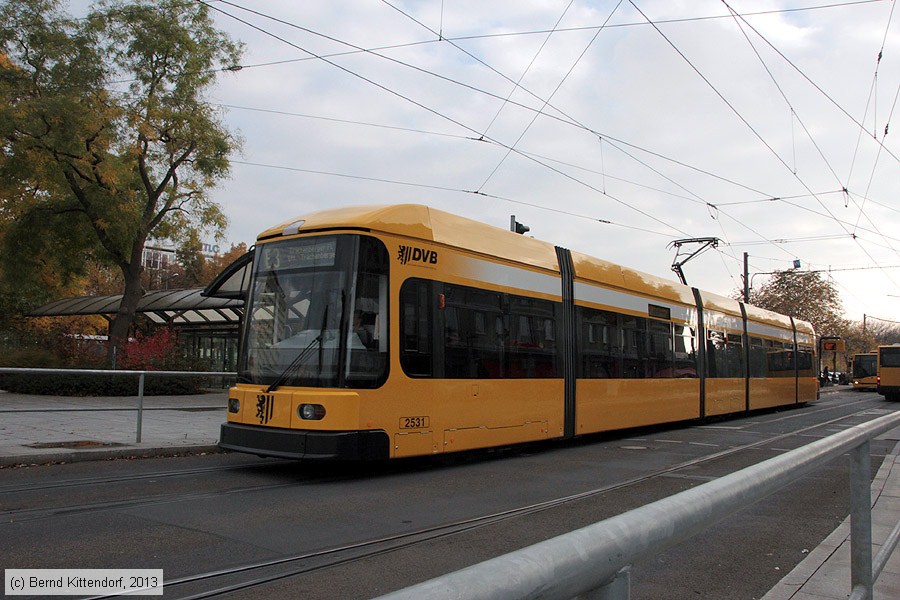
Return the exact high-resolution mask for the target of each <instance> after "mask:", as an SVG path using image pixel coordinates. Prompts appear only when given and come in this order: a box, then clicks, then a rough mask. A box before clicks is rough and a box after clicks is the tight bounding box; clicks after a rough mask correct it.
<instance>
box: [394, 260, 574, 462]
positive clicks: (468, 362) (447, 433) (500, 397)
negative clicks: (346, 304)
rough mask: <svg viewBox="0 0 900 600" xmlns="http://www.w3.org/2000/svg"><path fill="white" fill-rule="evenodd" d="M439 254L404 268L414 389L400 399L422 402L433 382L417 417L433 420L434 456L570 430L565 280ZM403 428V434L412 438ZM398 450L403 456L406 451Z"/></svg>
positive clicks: (400, 276) (403, 325)
mask: <svg viewBox="0 0 900 600" xmlns="http://www.w3.org/2000/svg"><path fill="white" fill-rule="evenodd" d="M398 243H399V242H398ZM398 252H399V250H398ZM435 252H439V256H440V260H439V262H438V265H439V266H435V267H434V268H432V269H421V268H417V267H416V266H413V267H407V266H404V268H398V269H396V270H395V273H396V275H397V277H396V280H397V281H398V285H399V287H400V289H399V290H398V297H399V302H398V303H397V304H398V313H399V314H398V315H397V318H396V319H397V320H396V322H397V323H399V327H398V332H397V336H398V339H397V347H398V348H399V353H398V369H397V378H398V380H400V381H401V382H402V383H400V384H398V385H400V386H401V387H403V386H409V390H410V391H411V392H413V393H412V397H410V396H411V394H408V393H406V391H405V390H404V392H403V393H402V394H401V395H402V396H404V398H405V399H404V400H398V403H406V404H409V403H410V402H413V403H414V405H416V406H419V405H421V403H420V402H419V400H418V399H416V398H415V394H417V393H419V392H418V391H416V387H415V383H416V382H417V381H418V382H419V384H420V385H430V386H431V387H430V389H429V390H428V393H425V392H424V391H423V392H422V393H423V395H424V396H427V397H429V398H430V399H431V406H430V408H429V409H428V410H427V411H425V410H424V409H423V411H420V412H422V414H421V415H418V416H420V417H421V419H420V420H421V421H422V422H424V421H425V420H426V419H427V421H428V432H429V433H430V435H431V439H432V441H433V443H434V452H453V451H459V450H468V449H474V448H485V447H491V446H498V445H508V444H515V443H522V442H528V441H535V440H541V439H547V438H548V437H559V436H562V433H563V422H564V415H563V411H564V406H563V405H564V402H563V393H564V384H563V380H562V367H561V359H560V348H559V345H558V342H559V340H560V334H561V332H560V331H559V318H558V315H559V312H560V303H561V297H560V296H559V291H560V289H561V282H560V279H559V276H558V275H556V274H553V273H549V272H547V271H546V270H543V269H537V268H528V267H525V266H522V265H514V264H509V263H506V262H503V261H499V260H493V259H489V258H487V257H481V256H474V255H468V254H466V253H464V252H460V251H458V250H455V249H450V248H446V247H440V246H435ZM425 349H427V354H428V357H427V358H426V357H424V354H425V351H424V350H425ZM426 382H427V383H426ZM395 416H397V418H399V419H400V421H399V422H401V423H402V422H403V419H402V418H401V416H400V415H395ZM403 434H404V432H402V431H398V432H396V433H395V434H394V437H395V439H400V440H401V442H404V441H406V438H402V437H401V436H402V435H403ZM424 445H425V442H423V446H424ZM397 446H398V447H397V448H396V449H395V450H396V452H397V453H396V456H401V455H404V454H405V452H404V449H403V447H402V446H403V444H402V443H399V444H397ZM410 450H411V451H412V450H414V445H410Z"/></svg>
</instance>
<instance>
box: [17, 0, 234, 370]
mask: <svg viewBox="0 0 900 600" xmlns="http://www.w3.org/2000/svg"><path fill="white" fill-rule="evenodd" d="M241 51H242V47H241V45H240V44H239V43H236V42H234V41H232V40H231V39H230V38H229V37H228V36H227V35H226V34H224V33H222V32H220V31H218V30H216V29H215V27H214V26H213V23H212V20H211V18H210V16H209V12H208V9H207V7H206V6H205V5H203V4H201V3H198V2H184V1H183V0H156V1H151V0H109V1H103V2H100V3H99V4H98V5H95V6H94V7H93V8H92V9H91V12H90V14H89V15H88V17H87V18H86V19H80V20H74V19H71V18H69V17H68V16H66V15H64V14H63V13H62V11H61V9H60V0H7V2H6V3H5V4H4V5H2V6H0V54H2V55H3V60H0V181H7V182H15V183H14V184H13V185H14V187H15V190H14V192H15V193H4V196H3V203H4V206H3V209H2V211H0V214H2V215H3V219H4V220H3V223H2V225H3V228H4V230H5V231H4V235H3V236H2V239H3V241H4V242H7V243H5V247H4V249H3V251H4V254H5V256H6V257H7V258H8V259H10V260H12V261H16V264H18V265H19V266H20V267H19V268H18V269H17V270H16V271H15V276H17V277H19V278H24V277H26V276H27V274H28V272H29V269H30V268H32V267H34V263H35V261H38V262H39V261H40V260H43V259H45V258H46V257H47V256H50V255H51V254H52V253H54V252H63V254H65V255H66V256H68V257H77V259H79V261H80V262H81V263H82V264H83V263H84V259H85V258H95V259H97V260H99V261H103V262H106V263H108V264H111V265H114V266H115V267H116V268H117V269H118V270H119V271H121V273H122V281H123V290H122V293H123V298H122V303H121V306H120V308H119V312H118V314H117V315H116V316H115V318H114V319H113V321H112V322H111V324H110V328H109V334H110V350H109V352H110V356H113V355H114V352H115V348H116V347H117V346H118V345H120V344H121V343H122V342H123V341H124V340H125V339H127V335H128V332H129V329H130V327H131V325H132V323H133V320H134V316H135V308H136V307H137V304H138V302H139V301H140V298H141V296H142V295H143V289H142V286H141V272H142V266H141V257H142V250H143V247H144V244H145V243H146V241H147V239H148V237H150V236H151V235H152V236H154V237H158V238H170V239H174V240H189V239H194V238H196V237H197V232H198V231H200V230H202V231H207V230H210V229H211V230H213V231H215V232H216V233H217V234H221V231H222V230H223V229H224V227H225V225H226V218H225V216H224V214H223V213H222V211H221V208H220V207H219V206H218V205H217V204H216V203H215V202H213V201H212V200H211V199H210V197H209V191H210V190H211V189H212V188H213V186H214V185H215V184H216V182H218V181H219V180H220V179H222V178H223V177H225V176H226V175H227V174H228V170H229V162H228V156H229V154H230V153H231V152H232V151H234V150H236V149H237V148H238V147H239V140H237V139H236V137H235V136H234V135H232V134H231V133H230V132H229V131H228V130H227V129H226V128H225V126H224V125H223V124H222V123H221V122H220V120H219V117H218V115H217V113H216V111H215V110H214V109H213V107H212V106H211V105H210V104H209V103H207V102H206V101H205V99H204V96H203V94H204V92H205V90H207V89H208V88H209V87H210V86H211V85H212V84H213V83H214V81H215V77H216V73H217V72H219V71H222V70H227V69H228V68H229V67H232V66H234V65H236V64H238V60H239V57H240V54H241ZM22 239H26V241H28V242H29V243H28V244H27V245H26V247H25V248H22V247H21V246H17V245H16V244H14V243H8V242H10V241H11V240H22ZM53 244H55V245H56V246H55V247H51V246H52V245H53ZM60 245H62V246H64V247H62V248H61V247H60ZM76 262H78V261H76ZM61 268H62V272H64V273H68V272H74V273H79V272H80V269H79V267H78V265H77V264H72V263H71V261H69V262H65V261H63V264H62V265H61ZM8 272H9V271H8Z"/></svg>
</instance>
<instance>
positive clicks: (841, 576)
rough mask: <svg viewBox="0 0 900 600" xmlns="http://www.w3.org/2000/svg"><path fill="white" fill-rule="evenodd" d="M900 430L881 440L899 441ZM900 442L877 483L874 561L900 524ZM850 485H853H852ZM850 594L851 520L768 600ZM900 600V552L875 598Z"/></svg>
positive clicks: (842, 599)
mask: <svg viewBox="0 0 900 600" xmlns="http://www.w3.org/2000/svg"><path fill="white" fill-rule="evenodd" d="M898 438H900V428H898V429H894V430H893V431H889V432H888V433H886V434H884V435H883V436H881V437H880V438H879V439H889V440H897V439H898ZM898 453H900V443H898V444H896V445H895V446H894V449H893V450H892V451H891V453H890V454H889V455H888V456H886V457H885V459H884V462H882V463H881V468H879V469H878V473H877V474H876V475H875V479H874V481H873V482H872V502H873V506H872V543H873V547H872V558H873V562H874V557H875V556H876V555H877V554H878V552H879V550H880V549H881V544H882V543H883V542H884V540H885V538H887V537H888V535H890V533H891V531H892V530H893V528H894V527H895V526H896V525H897V523H900V457H898ZM848 485H849V483H848ZM849 596H850V517H847V518H846V519H845V520H844V522H843V523H841V525H840V526H839V527H838V528H837V529H835V530H834V531H833V532H832V534H831V535H830V536H828V537H827V538H825V540H824V541H823V542H822V543H821V544H819V546H818V547H817V548H816V549H815V550H813V551H812V552H810V553H809V555H808V556H807V557H806V558H805V559H804V560H803V562H801V563H800V564H799V565H797V567H796V568H795V569H794V570H793V571H791V572H790V573H788V574H787V575H786V576H785V577H784V579H782V580H781V581H780V582H779V583H778V585H776V586H775V587H774V588H772V589H771V590H770V591H769V593H768V594H766V595H765V596H763V598H762V600H846V598H848V597H849ZM898 598H900V548H898V549H895V550H894V553H893V554H892V555H891V558H890V560H889V561H888V563H887V564H886V565H885V567H884V570H883V571H882V572H881V576H880V577H879V578H878V580H877V581H876V582H875V599H874V600H898Z"/></svg>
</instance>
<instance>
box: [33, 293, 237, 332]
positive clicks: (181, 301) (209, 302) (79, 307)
mask: <svg viewBox="0 0 900 600" xmlns="http://www.w3.org/2000/svg"><path fill="white" fill-rule="evenodd" d="M202 292H203V290H202V289H199V288H198V289H178V290H158V291H153V292H148V293H146V294H144V296H143V297H142V298H141V301H140V302H139V303H138V307H137V312H139V313H144V314H146V315H147V317H148V318H150V320H152V321H154V322H155V323H159V324H165V323H170V324H173V325H227V324H237V323H239V322H240V319H241V313H242V310H243V306H244V301H243V299H226V298H211V297H206V296H203V295H202ZM121 303H122V294H115V295H111V296H80V297H76V298H64V299H62V300H57V301H55V302H51V303H49V304H45V305H44V306H41V307H40V308H37V309H35V310H33V311H31V312H30V313H28V316H30V317H64V316H75V315H102V316H104V317H106V318H108V319H109V318H112V317H113V316H114V315H115V314H116V312H118V310H119V305H120V304H121Z"/></svg>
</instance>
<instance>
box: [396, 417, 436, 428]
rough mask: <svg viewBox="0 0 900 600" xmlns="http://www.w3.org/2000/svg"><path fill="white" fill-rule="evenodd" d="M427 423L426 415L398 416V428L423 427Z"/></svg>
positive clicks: (426, 425)
mask: <svg viewBox="0 0 900 600" xmlns="http://www.w3.org/2000/svg"><path fill="white" fill-rule="evenodd" d="M428 425H429V423H428V417H400V429H424V428H426V427H428Z"/></svg>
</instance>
